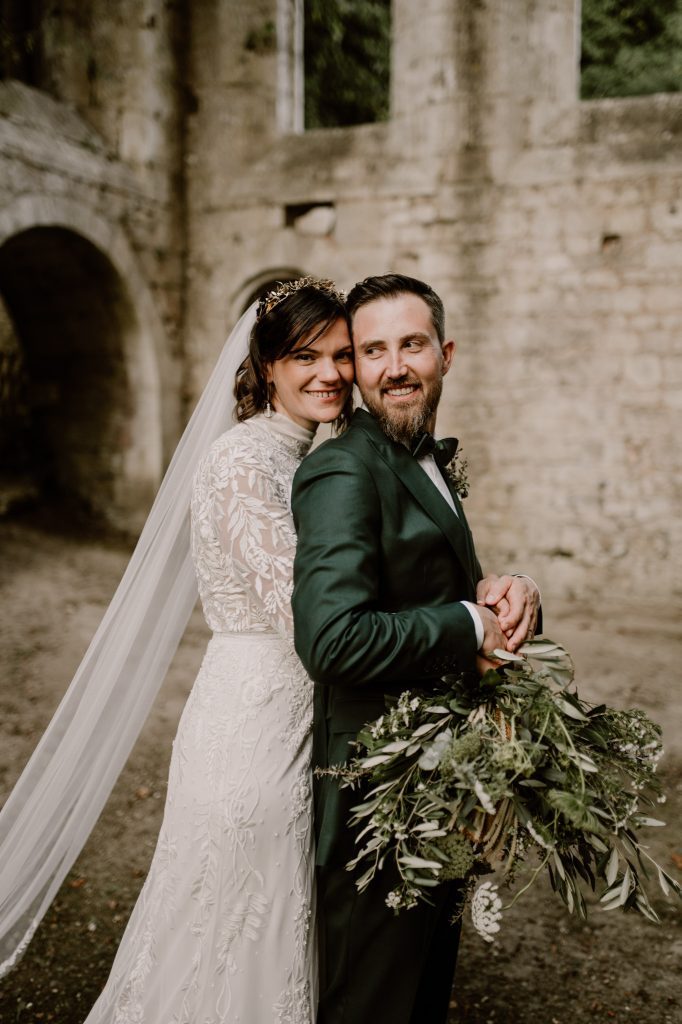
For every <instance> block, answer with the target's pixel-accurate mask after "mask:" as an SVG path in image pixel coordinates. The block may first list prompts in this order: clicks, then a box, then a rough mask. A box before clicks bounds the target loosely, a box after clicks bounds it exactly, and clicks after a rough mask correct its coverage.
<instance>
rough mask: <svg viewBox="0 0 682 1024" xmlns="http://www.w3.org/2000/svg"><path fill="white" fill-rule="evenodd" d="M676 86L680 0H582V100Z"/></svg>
mask: <svg viewBox="0 0 682 1024" xmlns="http://www.w3.org/2000/svg"><path fill="white" fill-rule="evenodd" d="M680 90H682V2H681V0H629V2H625V3H623V2H622V0H583V2H582V57H581V95H582V97H583V99H599V98H601V97H605V96H642V95H644V94H647V93H653V92H679V91H680Z"/></svg>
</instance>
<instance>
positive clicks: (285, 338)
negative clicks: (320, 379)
mask: <svg viewBox="0 0 682 1024" xmlns="http://www.w3.org/2000/svg"><path fill="white" fill-rule="evenodd" d="M287 287H290V288H291V289H292V290H291V291H290V293H289V294H285V295H284V297H283V298H278V297H277V296H278V293H279V292H280V289H276V290H275V291H274V292H270V293H268V295H266V296H265V298H264V299H263V300H261V306H260V307H259V311H258V315H257V318H256V322H255V324H254V325H253V328H252V330H251V335H250V338H249V354H248V356H247V357H246V359H245V360H244V362H243V363H242V365H241V366H240V367H239V369H238V370H237V375H236V378H235V385H234V396H235V398H236V400H237V407H236V417H237V419H238V420H239V421H240V422H242V421H244V420H248V419H250V418H251V417H252V416H255V415H256V413H259V412H263V411H264V410H265V407H266V405H267V402H268V400H269V398H270V385H269V383H268V379H267V368H268V366H269V365H271V364H272V363H275V362H277V360H278V359H283V358H284V357H285V356H287V355H288V354H289V353H290V352H291V351H292V350H293V349H294V348H296V347H297V346H298V345H299V344H300V343H301V341H302V339H303V338H305V337H306V336H307V335H310V337H308V340H307V342H306V347H307V346H308V345H312V344H313V343H314V342H315V341H317V339H318V338H321V337H322V335H323V334H326V332H327V331H328V330H329V328H330V327H331V326H332V324H334V323H336V322H337V320H343V321H344V323H345V324H347V325H348V326H349V330H350V325H349V323H348V316H347V314H346V307H345V303H344V300H343V297H342V295H341V294H340V293H339V292H337V291H336V290H335V289H334V288H333V287H332V286H331V282H320V286H318V285H316V284H314V283H310V284H304V285H303V286H302V287H297V282H292V284H291V285H290V286H288V285H284V286H283V287H282V289H281V290H282V291H286V289H287ZM294 289H295V290H294ZM352 411H353V402H352V397H350V396H349V398H348V401H347V402H346V404H345V406H344V407H343V410H342V412H341V414H340V416H339V417H338V419H337V420H336V421H335V426H336V428H337V430H342V429H344V428H345V427H347V426H348V423H349V421H350V416H351V413H352Z"/></svg>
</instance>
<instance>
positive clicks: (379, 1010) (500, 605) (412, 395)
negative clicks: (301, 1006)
mask: <svg viewBox="0 0 682 1024" xmlns="http://www.w3.org/2000/svg"><path fill="white" fill-rule="evenodd" d="M348 313H349V316H350V320H351V327H352V337H353V346H354V351H355V367H356V379H357V384H358V387H359V388H360V391H361V394H362V397H363V400H364V403H365V406H366V410H367V411H365V409H360V410H358V411H357V412H356V413H355V415H354V417H353V420H352V422H351V425H350V427H349V429H348V430H347V431H346V433H344V434H343V435H341V436H340V437H338V438H336V439H335V440H333V441H330V442H328V443H327V444H324V445H322V446H321V447H320V448H319V449H317V450H316V451H314V452H313V453H312V454H311V455H310V456H308V458H306V459H305V460H304V461H303V463H302V465H301V467H300V469H299V470H298V472H297V474H296V477H295V479H294V488H293V496H292V506H293V512H294V519H295V522H296V527H297V531H298V550H297V555H296V563H295V569H294V593H293V599H292V600H293V609H294V621H295V636H296V649H297V651H298V653H299V656H300V657H301V660H302V661H303V664H304V665H305V667H306V669H307V670H308V672H309V674H310V675H311V677H312V678H313V679H314V680H315V682H316V684H317V685H316V687H315V691H316V692H315V722H314V730H313V759H314V762H315V764H317V765H320V766H323V767H324V766H327V765H333V764H339V763H341V762H344V761H346V760H347V759H348V758H349V757H350V756H352V753H353V748H352V747H351V743H352V740H353V739H354V737H355V736H356V734H357V733H358V732H359V730H360V729H361V727H362V726H363V725H364V724H365V723H366V722H368V721H370V720H371V719H374V718H378V717H379V716H380V715H381V714H383V712H384V710H385V697H386V696H388V697H397V696H398V695H399V694H400V693H401V692H402V691H403V690H405V689H407V688H409V687H411V686H418V687H421V688H428V687H430V686H433V685H435V684H437V683H438V681H439V679H440V677H441V676H442V675H444V674H445V673H452V672H460V671H466V670H476V669H478V671H480V672H483V671H485V669H486V668H488V667H490V666H491V664H494V662H493V660H492V651H494V650H495V649H496V648H508V649H510V650H513V649H515V648H516V647H518V646H519V644H520V643H522V642H523V640H524V639H525V638H526V637H527V636H530V635H532V633H533V631H534V629H535V625H536V619H537V611H538V603H539V602H538V593H537V588H536V587H535V584H534V583H533V582H532V581H531V580H529V579H528V578H527V577H509V576H503V577H499V578H498V577H496V576H491V577H487V578H486V579H483V578H482V576H483V574H482V572H481V568H480V565H479V562H478V559H477V557H476V553H475V551H474V544H473V540H472V537H471V533H470V531H469V527H468V525H467V522H466V519H465V517H464V512H463V510H462V506H461V504H460V501H459V497H458V495H457V491H456V488H455V485H454V483H453V481H452V479H451V478H450V477H449V476H448V475H447V474H446V473H442V472H441V470H440V468H439V465H438V462H437V461H436V460H437V459H439V460H440V451H439V450H438V449H435V450H434V449H433V442H432V439H430V437H429V436H428V435H430V434H431V433H432V432H433V430H434V428H435V421H436V411H437V408H438V403H439V400H440V395H441V389H442V382H443V377H444V376H445V374H446V373H447V372H448V370H449V369H450V366H451V363H452V358H453V355H454V349H455V345H454V342H453V341H451V340H446V338H445V333H444V313H443V304H442V302H441V300H440V299H439V298H438V296H437V295H436V294H435V292H434V291H433V290H432V289H431V288H430V287H429V286H428V285H426V284H424V283H423V282H421V281H417V280H415V279H413V278H409V277H404V276H402V275H399V274H387V275H384V276H382V277H371V278H367V279H366V280H365V281H363V282H361V283H360V284H358V285H356V286H355V288H353V290H352V291H351V293H350V295H349V296H348ZM425 432H428V435H427V436H426V437H425V436H424V434H425ZM420 441H421V447H419V448H417V447H416V446H417V444H418V443H419V442H420ZM413 453H414V454H413ZM477 602H478V603H477ZM360 800H361V797H359V796H358V793H357V791H351V790H348V789H343V790H340V789H339V788H338V784H337V783H336V782H335V781H334V780H331V779H329V778H326V777H325V778H323V779H322V781H321V782H320V783H319V784H316V794H315V802H316V834H317V864H318V889H317V893H318V906H319V929H320V1006H319V1014H318V1024H384V1022H385V1024H442V1022H444V1021H445V1019H446V1016H447V1009H448V1002H449V996H450V991H451V987H452V979H453V974H454V967H455V959H456V955H457V941H458V927H453V926H452V925H451V924H450V919H451V917H452V915H453V911H454V909H455V907H456V903H457V897H458V886H457V883H453V882H445V883H443V884H441V885H439V886H438V887H437V888H436V889H435V890H433V893H434V905H433V906H430V905H428V904H426V903H420V904H419V905H418V907H417V908H415V909H412V910H409V911H402V912H401V913H400V914H398V915H394V913H393V912H392V911H391V910H390V909H389V908H388V907H387V906H386V903H385V900H386V896H387V894H388V892H389V891H390V890H391V889H392V888H393V887H394V886H395V885H396V882H397V878H396V877H395V875H394V873H393V872H394V869H392V868H390V867H389V866H386V867H385V868H384V869H383V871H382V872H380V874H379V875H378V876H377V878H375V879H374V880H373V882H372V883H371V884H370V886H369V887H368V888H367V889H366V890H365V891H364V892H363V893H358V891H357V889H356V886H355V879H354V876H353V875H352V874H351V873H350V872H348V871H346V869H345V865H346V863H347V862H348V861H349V860H351V858H352V857H353V856H354V855H355V853H356V852H357V848H356V847H355V844H354V838H353V835H352V833H351V832H350V830H349V829H348V825H347V823H348V819H349V817H350V808H351V807H352V806H353V804H356V803H358V802H360Z"/></svg>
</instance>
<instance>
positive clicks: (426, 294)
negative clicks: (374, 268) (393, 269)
mask: <svg viewBox="0 0 682 1024" xmlns="http://www.w3.org/2000/svg"><path fill="white" fill-rule="evenodd" d="M406 293H407V294H411V295H418V296H419V298H420V299H423V300H424V302H425V303H426V305H427V306H428V307H429V310H430V312H431V320H432V321H433V326H434V327H435V329H436V334H437V335H438V340H439V341H440V343H441V345H442V344H443V341H444V340H445V310H444V309H443V302H442V300H441V298H440V296H439V295H436V293H435V292H434V290H433V288H432V287H431V285H428V284H426V283H425V282H424V281H419V280H418V279H417V278H416V277H408V276H407V275H406V274H380V275H378V276H376V277H366V278H365V280H364V281H359V282H358V283H357V284H356V285H354V287H353V288H351V290H350V292H349V293H348V298H347V299H346V310H347V312H348V316H349V318H350V321H351V331H352V324H353V316H354V315H355V313H356V312H357V310H358V309H360V307H361V306H366V305H367V303H368V302H374V300H375V299H395V298H397V297H398V296H399V295H405V294H406Z"/></svg>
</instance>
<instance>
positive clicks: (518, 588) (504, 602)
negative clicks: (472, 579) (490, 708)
mask: <svg viewBox="0 0 682 1024" xmlns="http://www.w3.org/2000/svg"><path fill="white" fill-rule="evenodd" d="M476 604H477V606H478V611H479V613H480V616H481V620H482V622H483V644H482V646H481V653H480V654H479V656H478V658H477V659H476V665H477V668H478V671H479V672H480V673H481V675H483V673H484V672H486V671H487V670H488V669H489V668H496V667H497V666H498V665H499V664H500V662H499V661H497V660H496V659H495V658H492V657H491V654H492V652H493V651H494V650H496V649H497V648H501V649H502V650H503V651H516V650H518V648H519V647H520V646H521V644H522V643H524V641H526V640H529V639H530V638H531V637H532V636H533V635H534V633H535V627H536V626H537V621H538V609H539V608H540V591H539V590H538V588H537V587H536V585H535V583H534V582H533V580H531V579H529V577H528V576H495V575H490V576H486V577H485V579H482V580H481V581H480V582H479V584H478V586H477V587H476Z"/></svg>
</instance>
